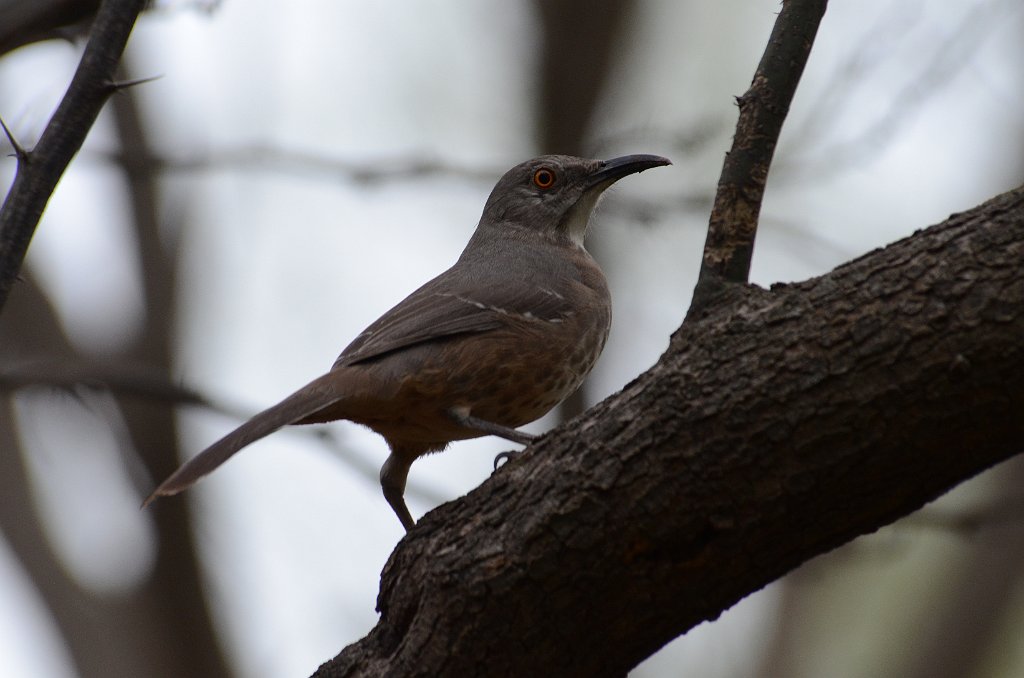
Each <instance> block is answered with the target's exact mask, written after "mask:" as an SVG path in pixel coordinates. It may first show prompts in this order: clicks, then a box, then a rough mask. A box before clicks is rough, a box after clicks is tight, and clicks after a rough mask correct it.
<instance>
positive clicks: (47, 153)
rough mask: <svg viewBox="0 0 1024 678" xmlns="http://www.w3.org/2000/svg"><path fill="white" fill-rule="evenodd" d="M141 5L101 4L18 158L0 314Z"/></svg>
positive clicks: (7, 216)
mask: <svg viewBox="0 0 1024 678" xmlns="http://www.w3.org/2000/svg"><path fill="white" fill-rule="evenodd" d="M145 4H146V2H145V0H104V2H103V4H102V5H101V6H100V10H99V12H98V13H97V15H96V20H95V22H93V25H92V30H91V33H90V37H89V41H88V43H87V44H86V46H85V52H84V53H83V54H82V60H81V61H80V62H79V64H78V70H77V71H76V72H75V76H74V78H72V80H71V85H70V86H69V87H68V91H67V93H66V94H65V95H64V98H63V99H62V100H61V102H60V105H59V106H58V107H57V111H56V112H55V113H54V114H53V117H52V118H51V119H50V122H49V124H48V125H47V126H46V129H45V130H44V131H43V135H42V137H40V139H39V144H38V145H37V146H36V147H35V149H34V150H33V151H31V152H29V153H25V154H19V156H18V171H17V174H16V175H15V178H14V185H13V186H12V187H11V190H10V192H9V193H8V194H7V198H6V199H5V200H4V204H3V207H2V208H0V310H2V309H3V306H4V304H5V303H6V302H7V296H8V294H9V293H10V291H11V287H12V286H13V285H14V281H15V280H17V278H18V273H19V272H20V271H21V265H22V262H23V261H24V260H25V253H26V252H27V251H28V245H29V242H30V241H31V240H32V235H33V234H34V233H35V229H36V225H37V224H38V223H39V219H40V217H41V216H42V214H43V209H45V207H46V203H47V202H48V201H49V199H50V196H51V195H52V194H53V189H54V188H55V187H56V185H57V181H58V180H59V179H60V177H61V175H62V174H63V173H64V170H65V169H66V168H67V166H68V164H69V163H70V162H71V159H72V158H73V157H74V155H75V153H77V152H78V149H79V148H81V146H82V143H83V142H84V141H85V137H86V135H88V133H89V129H90V128H91V127H92V125H93V123H94V122H95V121H96V117H97V116H98V115H99V112H100V109H101V108H102V107H103V104H104V102H105V101H106V99H107V97H108V96H109V95H110V94H111V93H112V92H114V91H116V90H117V89H118V87H119V86H118V84H117V83H115V82H114V79H113V76H114V70H115V69H116V68H117V63H118V61H119V60H120V58H121V53H122V52H123V51H124V47H125V44H126V43H127V42H128V36H129V34H130V33H131V30H132V26H134V24H135V19H136V18H137V17H138V15H139V12H141V11H142V9H143V7H144V6H145Z"/></svg>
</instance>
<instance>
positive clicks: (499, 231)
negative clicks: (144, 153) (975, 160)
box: [143, 155, 670, 530]
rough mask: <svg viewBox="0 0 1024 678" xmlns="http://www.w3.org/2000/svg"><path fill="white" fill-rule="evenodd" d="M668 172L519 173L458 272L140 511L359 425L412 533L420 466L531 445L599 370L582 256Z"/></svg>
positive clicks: (594, 163)
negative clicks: (474, 450) (621, 210)
mask: <svg viewBox="0 0 1024 678" xmlns="http://www.w3.org/2000/svg"><path fill="white" fill-rule="evenodd" d="M668 164H670V163H669V161H668V160H666V159H665V158H661V157H658V156H656V155H627V156H624V157H621V158H615V159H613V160H604V161H602V160H584V159H582V158H573V157H570V156H565V155H545V156H541V157H539V158H534V159H533V160H529V161H527V162H524V163H522V164H521V165H517V166H516V167H513V168H512V169H510V170H509V171H508V172H506V173H505V176H503V177H502V178H501V179H500V180H499V181H498V183H497V185H495V187H494V190H493V191H491V195H490V197H489V198H488V199H487V204H486V205H484V213H483V216H482V217H481V218H480V223H479V225H477V227H476V232H475V233H473V237H472V238H470V240H469V244H468V245H466V249H465V250H463V252H462V255H461V256H460V257H459V260H458V261H457V262H455V265H454V266H452V267H451V268H449V269H448V270H447V271H445V272H444V273H442V274H441V275H439V276H438V277H436V278H434V279H433V280H431V281H430V282H428V283H427V284H426V285H424V286H423V287H421V288H419V289H418V290H416V291H415V292H413V293H412V294H410V295H409V296H408V297H406V298H405V300H404V301H402V302H401V303H399V304H398V305H397V306H395V307H394V308H392V309H391V310H390V311H388V312H387V313H385V314H384V315H383V316H381V317H380V318H379V319H378V320H377V321H376V322H374V323H373V324H372V325H370V326H369V327H368V328H366V330H364V331H363V333H362V334H360V335H359V336H358V337H356V338H355V341H353V342H352V343H351V344H349V345H348V347H347V348H346V349H345V350H344V351H342V353H341V355H340V356H339V357H338V360H337V361H335V363H334V367H332V368H331V371H330V372H328V373H327V374H325V375H323V376H322V377H319V378H317V379H314V380H313V381H312V382H310V383H309V384H307V385H306V386H303V387H302V388H300V389H299V390H298V391H296V392H295V393H293V394H292V395H290V396H288V397H287V398H285V399H284V400H283V401H281V402H280V403H278V404H277V405H274V406H273V407H271V408H270V409H267V410H264V411H263V412H260V413H259V414H257V415H256V416H255V417H253V418H252V419H250V420H249V421H247V422H245V423H244V424H242V425H241V426H239V427H238V428H237V429H235V430H234V431H232V432H231V433H229V434H228V435H226V436H224V437H223V438H221V439H220V440H218V441H217V442H215V443H214V444H213V445H211V446H210V447H208V448H207V449H206V450H204V451H203V452H202V453H201V454H199V455H198V456H197V457H195V458H193V459H192V460H190V461H189V462H187V463H186V464H184V465H183V466H182V467H181V468H179V469H178V470H177V471H176V472H175V473H174V474H173V475H171V476H170V477H169V478H168V479H167V480H165V481H164V482H163V483H162V484H161V485H160V486H159V487H158V488H156V490H154V491H153V494H151V495H150V496H149V497H148V498H147V499H146V501H145V502H144V504H143V506H145V505H147V504H149V503H150V502H151V501H153V500H154V499H156V498H157V497H159V496H163V495H172V494H177V493H178V492H181V491H182V490H184V489H185V488H187V487H188V486H190V485H191V484H192V483H194V482H195V481H196V480H198V479H199V478H201V477H202V476H204V475H206V474H207V473H209V472H211V471H213V470H214V469H215V468H217V467H218V466H220V465H221V464H223V463H224V462H225V461H227V459H228V458H229V457H230V456H231V455H233V454H234V453H235V452H237V451H238V450H240V449H242V448H243V447H245V446H246V445H248V444H249V443H252V442H254V441H256V440H259V439H260V438H262V437H264V436H266V435H269V434H270V433H273V432H274V431H276V430H277V429H279V428H281V427H282V426H285V425H287V424H313V423H321V422H327V421H334V420H335V419H348V420H350V421H354V422H357V423H359V424H363V425H365V426H368V427H370V428H371V429H373V430H374V431H376V432H377V433H379V434H380V435H382V436H383V437H384V439H385V440H386V441H387V443H388V446H389V447H390V448H391V455H390V456H389V457H388V459H387V461H386V462H384V466H383V467H382V468H381V471H380V484H381V487H382V488H383V490H384V497H385V498H386V499H387V501H388V503H389V504H390V505H391V508H392V509H394V511H395V513H396V514H398V518H399V520H401V521H402V525H404V526H405V529H406V530H409V529H411V528H412V526H413V525H414V524H415V523H414V521H413V519H412V516H411V515H410V514H409V509H408V508H406V505H405V499H404V498H403V494H404V493H405V481H406V478H407V477H408V475H409V467H410V466H411V465H412V462H413V461H415V460H416V458H417V457H420V456H422V455H424V454H427V453H429V452H437V451H439V450H443V449H444V448H445V447H446V446H447V445H448V443H450V442H452V441H453V440H463V439H466V438H476V437H479V436H483V435H497V436H501V437H504V438H507V439H509V440H512V441H514V442H519V443H527V442H529V441H530V438H531V437H530V436H529V435H528V434H525V433H522V432H520V431H516V430H515V427H517V426H522V425H523V424H526V423H528V422H531V421H533V420H534V419H538V418H540V417H541V416H543V415H544V414H545V413H547V412H548V410H550V409H551V408H552V407H554V406H555V405H556V404H558V403H559V402H561V401H562V399H564V398H565V397H566V396H568V395H569V394H570V393H572V392H573V391H574V390H576V388H577V387H578V386H579V385H580V382H582V381H583V378H584V377H585V376H586V375H587V373H588V372H590V368H591V367H593V366H594V362H595V361H596V360H597V357H598V356H599V355H600V354H601V349H603V348H604V342H605V339H606V338H607V336H608V327H609V323H610V322H611V300H610V299H609V296H608V287H607V285H606V284H605V279H604V274H603V273H601V269H600V268H598V266H597V263H596V262H595V261H594V259H593V258H592V257H591V256H590V254H588V253H587V251H586V250H585V249H583V238H584V236H585V235H586V232H587V224H588V222H589V220H590V215H591V212H593V209H594V206H595V205H596V204H597V200H598V198H599V197H600V196H601V193H602V192H604V190H605V189H606V188H608V187H609V186H611V185H612V184H613V183H615V182H616V181H617V180H619V179H621V178H622V177H624V176H626V175H629V174H633V173H635V172H642V171H644V170H645V169H649V168H651V167H658V166H660V165H668Z"/></svg>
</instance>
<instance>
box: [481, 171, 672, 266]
mask: <svg viewBox="0 0 1024 678" xmlns="http://www.w3.org/2000/svg"><path fill="white" fill-rule="evenodd" d="M671 164H672V163H671V162H670V161H669V160H668V159H666V158H662V157H661V156H657V155H624V156H622V157H619V158H613V159H611V160H588V159H586V158H574V157H572V156H569V155H542V156H540V157H538V158H534V159H532V160H527V161H526V162H524V163H521V164H519V165H516V166H515V167H513V168H512V169H510V170H509V171H508V172H505V175H504V176H503V177H501V179H499V180H498V183H497V184H495V186H494V190H492V191H491V195H490V197H489V198H487V204H486V205H484V213H483V216H482V217H481V220H480V227H481V228H498V229H501V230H502V231H505V232H512V233H514V232H516V231H520V232H522V233H523V235H524V236H525V235H526V234H528V233H530V232H533V233H541V234H543V235H544V236H546V237H550V238H552V239H553V240H555V241H559V242H570V243H573V244H575V245H578V246H582V244H583V238H584V236H585V235H586V233H587V224H588V222H589V221H590V215H591V213H592V212H593V211H594V207H595V206H596V205H597V201H598V199H599V198H600V197H601V194H602V193H604V190H605V189H606V188H608V187H609V186H611V185H612V184H614V183H615V182H616V181H618V180H619V179H621V178H622V177H624V176H627V175H629V174H635V173H637V172H643V171H644V170H646V169H650V168H652V167H660V166H662V165H671ZM507 234H509V233H507Z"/></svg>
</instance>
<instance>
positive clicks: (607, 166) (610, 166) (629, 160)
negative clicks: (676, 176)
mask: <svg viewBox="0 0 1024 678" xmlns="http://www.w3.org/2000/svg"><path fill="white" fill-rule="evenodd" d="M671 164H672V161H671V160H669V159H668V158H663V157H661V156H660V155H647V154H643V153H640V154H637V155H623V156H621V157H618V158H612V159H611V160H604V161H602V162H601V164H600V165H598V167H597V169H596V170H595V171H594V173H593V174H591V175H590V180H589V182H588V185H587V188H594V187H597V186H604V187H606V188H607V187H608V186H610V185H611V184H613V183H614V182H616V181H618V180H619V179H621V178H622V177H624V176H627V175H630V174H636V173H637V172H643V171H644V170H647V169H651V168H652V167H662V166H664V165H671Z"/></svg>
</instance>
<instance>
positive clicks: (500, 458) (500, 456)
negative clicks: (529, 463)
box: [494, 450, 523, 471]
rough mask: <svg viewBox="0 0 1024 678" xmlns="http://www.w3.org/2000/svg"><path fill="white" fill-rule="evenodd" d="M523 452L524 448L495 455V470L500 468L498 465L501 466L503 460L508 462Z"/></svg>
mask: <svg viewBox="0 0 1024 678" xmlns="http://www.w3.org/2000/svg"><path fill="white" fill-rule="evenodd" d="M522 453H523V451H522V450H508V451H507V452H502V453H500V454H498V455H497V456H495V457H494V470H495V471H497V470H498V467H499V466H501V462H503V461H504V462H505V463H506V464H507V463H508V462H510V461H512V460H513V459H515V458H516V457H518V456H519V455H521V454H522Z"/></svg>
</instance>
